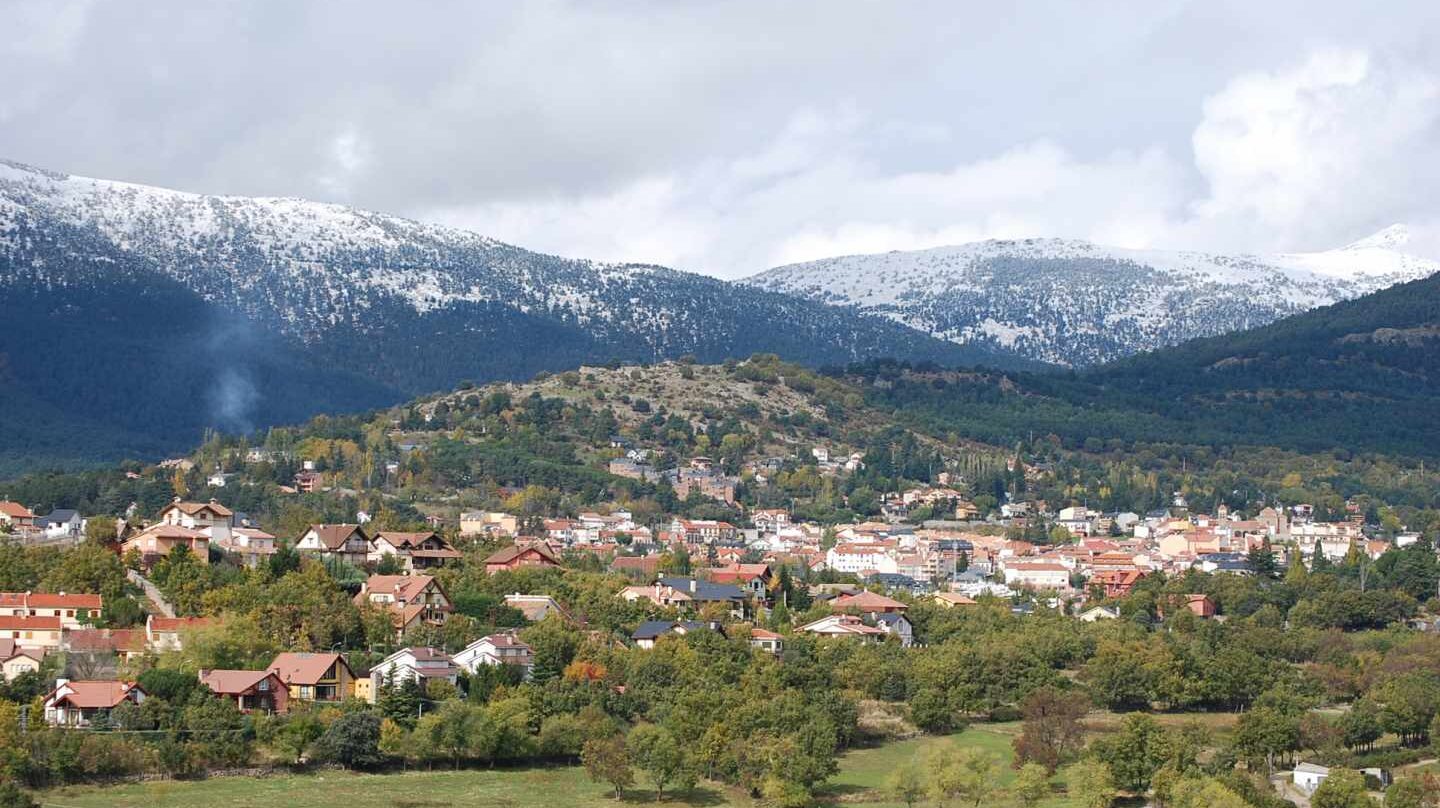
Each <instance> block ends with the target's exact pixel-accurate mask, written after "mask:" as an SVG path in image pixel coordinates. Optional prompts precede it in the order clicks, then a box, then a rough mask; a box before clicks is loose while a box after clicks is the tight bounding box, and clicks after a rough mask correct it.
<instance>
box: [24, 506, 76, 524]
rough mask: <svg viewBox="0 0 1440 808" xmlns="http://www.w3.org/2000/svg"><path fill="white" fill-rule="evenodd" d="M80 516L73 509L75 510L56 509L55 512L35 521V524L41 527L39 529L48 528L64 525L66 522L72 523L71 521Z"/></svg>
mask: <svg viewBox="0 0 1440 808" xmlns="http://www.w3.org/2000/svg"><path fill="white" fill-rule="evenodd" d="M78 515H79V512H78V511H76V510H75V509H73V508H56V509H55V510H53V511H51V512H50V513H48V514H46V515H45V516H41V517H39V518H37V519H36V520H35V524H36V525H37V526H39V527H48V526H50V525H58V524H62V523H64V522H68V521H70V520H71V519H74V518H75V517H76V516H78Z"/></svg>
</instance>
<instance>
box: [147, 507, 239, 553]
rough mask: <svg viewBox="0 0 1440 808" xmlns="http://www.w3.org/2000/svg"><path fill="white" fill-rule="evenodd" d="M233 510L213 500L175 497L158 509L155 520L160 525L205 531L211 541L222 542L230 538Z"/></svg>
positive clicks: (233, 517)
mask: <svg viewBox="0 0 1440 808" xmlns="http://www.w3.org/2000/svg"><path fill="white" fill-rule="evenodd" d="M234 519H235V512H234V511H232V510H230V509H229V508H227V507H225V506H224V505H221V504H220V503H219V502H216V501H215V500H213V499H212V500H210V501H209V502H185V501H183V500H181V499H180V497H176V498H175V499H174V501H172V502H171V503H170V504H169V505H166V506H165V507H164V508H162V509H161V510H160V517H159V519H158V520H157V521H158V522H159V523H160V524H162V525H174V526H176V527H183V528H189V529H190V530H198V531H200V532H202V533H205V534H206V536H208V537H209V539H210V540H211V541H214V542H216V543H223V542H225V541H228V540H229V538H230V529H231V528H232V527H234V525H235V522H234Z"/></svg>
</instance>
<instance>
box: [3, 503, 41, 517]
mask: <svg viewBox="0 0 1440 808" xmlns="http://www.w3.org/2000/svg"><path fill="white" fill-rule="evenodd" d="M0 513H3V514H5V515H6V516H8V517H10V518H11V519H34V518H35V514H34V513H32V512H31V511H30V509H29V508H27V507H25V506H24V505H21V504H20V503H18V502H11V501H10V500H8V499H7V500H5V501H3V502H0Z"/></svg>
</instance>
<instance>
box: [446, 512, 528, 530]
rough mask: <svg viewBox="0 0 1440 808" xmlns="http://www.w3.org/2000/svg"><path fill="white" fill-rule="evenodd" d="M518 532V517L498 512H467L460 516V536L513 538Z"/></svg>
mask: <svg viewBox="0 0 1440 808" xmlns="http://www.w3.org/2000/svg"><path fill="white" fill-rule="evenodd" d="M519 532H520V517H518V516H515V515H514V514H509V513H501V512H498V511H467V512H465V513H462V514H460V535H461V536H481V535H485V534H487V533H494V534H498V535H501V536H514V535H516V534H517V533H519Z"/></svg>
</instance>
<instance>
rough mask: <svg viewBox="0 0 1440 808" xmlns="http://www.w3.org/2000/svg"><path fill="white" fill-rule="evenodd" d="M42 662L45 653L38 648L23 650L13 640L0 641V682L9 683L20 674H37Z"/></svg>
mask: <svg viewBox="0 0 1440 808" xmlns="http://www.w3.org/2000/svg"><path fill="white" fill-rule="evenodd" d="M44 661H45V652H44V651H43V650H41V649H39V648H24V647H22V646H21V645H20V644H19V643H17V642H15V641H14V640H0V681H5V682H9V681H13V680H14V679H15V677H16V676H20V675H22V674H26V673H38V672H39V671H40V663H41V662H44Z"/></svg>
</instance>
